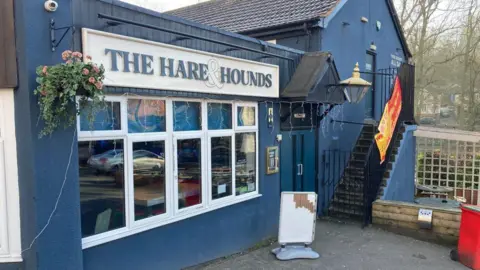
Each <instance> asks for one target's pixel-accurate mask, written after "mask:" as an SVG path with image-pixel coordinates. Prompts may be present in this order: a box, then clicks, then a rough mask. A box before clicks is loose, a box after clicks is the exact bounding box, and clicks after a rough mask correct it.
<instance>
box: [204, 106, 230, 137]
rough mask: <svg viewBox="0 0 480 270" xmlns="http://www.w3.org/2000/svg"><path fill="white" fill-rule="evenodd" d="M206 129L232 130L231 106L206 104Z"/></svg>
mask: <svg viewBox="0 0 480 270" xmlns="http://www.w3.org/2000/svg"><path fill="white" fill-rule="evenodd" d="M208 129H209V130H219V129H232V104H224V103H208Z"/></svg>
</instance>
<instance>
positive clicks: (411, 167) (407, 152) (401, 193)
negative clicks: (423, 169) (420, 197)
mask: <svg viewBox="0 0 480 270" xmlns="http://www.w3.org/2000/svg"><path fill="white" fill-rule="evenodd" d="M416 129H417V126H415V125H412V126H406V130H405V133H404V134H403V139H402V142H401V144H400V148H399V149H398V154H397V157H396V159H395V163H394V165H393V168H392V171H391V172H390V179H388V182H387V187H386V188H385V190H384V195H383V197H382V200H386V201H400V202H411V203H413V202H414V199H415V166H416V161H417V159H416V152H415V149H416V138H415V136H414V135H413V133H414V131H415V130H416Z"/></svg>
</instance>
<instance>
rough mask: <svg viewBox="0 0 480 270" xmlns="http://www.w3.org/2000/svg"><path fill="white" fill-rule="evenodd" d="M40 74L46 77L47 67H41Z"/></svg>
mask: <svg viewBox="0 0 480 270" xmlns="http://www.w3.org/2000/svg"><path fill="white" fill-rule="evenodd" d="M42 73H43V74H45V75H47V66H43V69H42Z"/></svg>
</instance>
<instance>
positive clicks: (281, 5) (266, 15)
mask: <svg viewBox="0 0 480 270" xmlns="http://www.w3.org/2000/svg"><path fill="white" fill-rule="evenodd" d="M338 2H339V0H211V1H207V2H203V3H199V4H196V5H192V6H187V7H184V8H180V9H176V10H172V11H169V12H167V13H168V14H171V15H174V16H178V17H182V18H184V19H187V20H191V21H195V22H198V23H201V24H206V25H211V26H215V27H218V28H222V29H224V30H227V31H231V32H247V31H251V30H256V29H262V28H268V27H274V26H281V25H286V24H291V23H298V22H303V21H308V20H314V19H319V18H323V17H326V16H327V15H328V14H329V13H330V11H331V10H332V9H333V8H334V7H335V6H336V5H337V3H338Z"/></svg>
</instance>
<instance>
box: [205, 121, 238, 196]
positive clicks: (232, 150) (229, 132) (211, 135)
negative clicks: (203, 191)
mask: <svg viewBox="0 0 480 270" xmlns="http://www.w3.org/2000/svg"><path fill="white" fill-rule="evenodd" d="M221 137H230V139H231V145H230V153H231V161H232V168H231V170H232V177H231V179H230V180H231V181H232V194H231V195H229V196H226V197H223V198H219V199H213V193H212V192H213V188H212V185H213V181H212V176H213V172H212V138H221ZM207 145H208V153H207V154H208V169H207V172H208V199H209V201H210V205H221V204H223V203H225V202H228V201H230V200H233V199H234V198H235V133H233V131H232V130H224V131H220V130H219V131H216V132H209V133H208V142H207Z"/></svg>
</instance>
